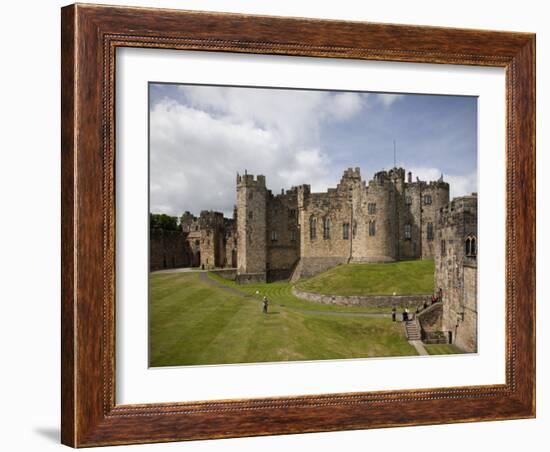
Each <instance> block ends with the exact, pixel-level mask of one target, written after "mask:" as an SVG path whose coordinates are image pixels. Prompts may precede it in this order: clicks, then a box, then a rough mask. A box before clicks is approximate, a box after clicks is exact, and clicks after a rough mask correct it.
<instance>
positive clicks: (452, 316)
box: [435, 195, 477, 352]
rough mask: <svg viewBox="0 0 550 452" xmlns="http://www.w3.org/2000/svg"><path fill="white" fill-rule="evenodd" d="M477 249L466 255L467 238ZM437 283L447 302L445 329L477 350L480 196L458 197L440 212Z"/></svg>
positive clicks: (466, 346)
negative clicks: (471, 240)
mask: <svg viewBox="0 0 550 452" xmlns="http://www.w3.org/2000/svg"><path fill="white" fill-rule="evenodd" d="M469 238H470V239H471V238H475V239H476V252H475V253H474V255H470V256H468V255H466V252H465V243H466V240H467V239H469ZM436 244H437V246H435V285H436V287H437V288H439V289H441V294H442V301H443V317H442V329H443V330H444V331H445V332H446V333H447V334H449V333H450V334H449V336H450V337H451V340H452V343H454V344H456V345H457V346H458V347H460V348H462V349H463V350H464V351H467V352H475V351H477V256H476V255H477V196H476V195H472V196H465V197H462V198H455V199H454V200H453V201H452V202H451V203H449V205H448V206H446V207H444V208H442V209H441V210H440V212H439V215H438V235H437V240H436Z"/></svg>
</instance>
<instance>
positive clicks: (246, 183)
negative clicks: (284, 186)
mask: <svg viewBox="0 0 550 452" xmlns="http://www.w3.org/2000/svg"><path fill="white" fill-rule="evenodd" d="M265 186H266V185H265V176H264V175H262V174H258V175H257V176H256V177H254V175H253V174H248V173H247V172H246V170H245V171H244V174H242V175H241V174H239V173H237V188H239V187H254V188H265Z"/></svg>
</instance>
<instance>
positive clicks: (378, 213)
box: [353, 171, 402, 262]
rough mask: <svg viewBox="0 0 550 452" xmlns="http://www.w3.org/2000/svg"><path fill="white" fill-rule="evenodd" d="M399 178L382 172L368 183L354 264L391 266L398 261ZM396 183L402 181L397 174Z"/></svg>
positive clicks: (390, 173) (399, 174)
mask: <svg viewBox="0 0 550 452" xmlns="http://www.w3.org/2000/svg"><path fill="white" fill-rule="evenodd" d="M395 175H396V174H394V173H392V171H390V172H386V171H380V172H378V173H376V174H375V175H374V178H373V179H372V180H370V181H369V184H368V187H367V191H366V196H365V197H364V200H363V202H362V206H361V207H362V216H361V222H360V223H359V224H358V232H357V235H358V237H357V240H356V242H357V245H358V246H357V247H356V248H355V249H354V256H353V261H355V262H392V261H394V260H396V257H397V250H396V244H395V239H394V237H395V232H396V228H397V226H396V223H397V216H396V208H395V199H396V192H397V190H396V181H395V180H394V179H395V178H394V176H395ZM398 176H399V177H397V179H398V180H397V183H400V182H401V181H402V178H401V173H398Z"/></svg>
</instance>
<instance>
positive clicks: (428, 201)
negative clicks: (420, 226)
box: [424, 195, 432, 205]
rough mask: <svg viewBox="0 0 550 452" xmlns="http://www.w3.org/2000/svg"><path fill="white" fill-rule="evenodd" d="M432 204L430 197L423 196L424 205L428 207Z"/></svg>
mask: <svg viewBox="0 0 550 452" xmlns="http://www.w3.org/2000/svg"><path fill="white" fill-rule="evenodd" d="M431 203H432V195H424V204H425V205H430V204H431Z"/></svg>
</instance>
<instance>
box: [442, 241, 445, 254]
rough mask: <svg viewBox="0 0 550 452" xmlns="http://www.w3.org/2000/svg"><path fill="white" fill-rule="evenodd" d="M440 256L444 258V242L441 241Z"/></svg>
mask: <svg viewBox="0 0 550 452" xmlns="http://www.w3.org/2000/svg"><path fill="white" fill-rule="evenodd" d="M441 255H442V256H445V240H441Z"/></svg>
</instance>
